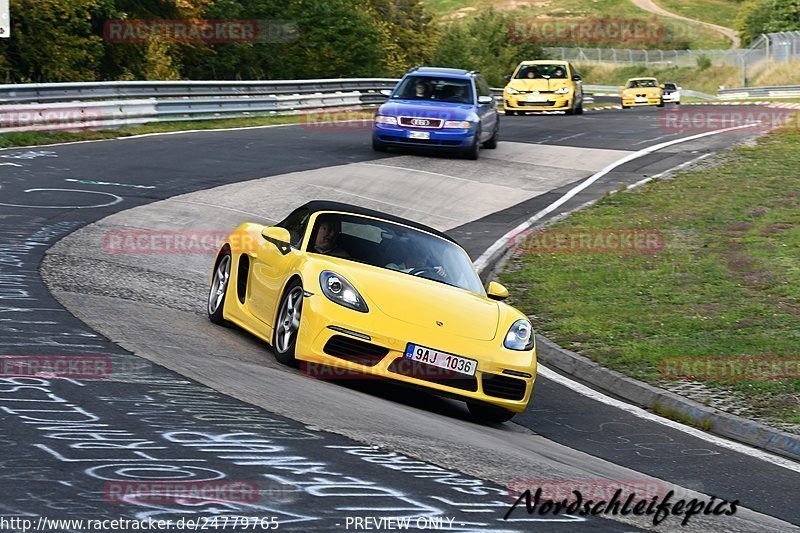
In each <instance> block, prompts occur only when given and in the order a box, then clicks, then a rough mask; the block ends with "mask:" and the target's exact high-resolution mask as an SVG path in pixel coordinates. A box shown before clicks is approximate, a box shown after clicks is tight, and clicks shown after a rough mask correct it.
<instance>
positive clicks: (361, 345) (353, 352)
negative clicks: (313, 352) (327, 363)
mask: <svg viewBox="0 0 800 533" xmlns="http://www.w3.org/2000/svg"><path fill="white" fill-rule="evenodd" d="M322 351H324V352H325V353H326V354H328V355H332V356H333V357H338V358H339V359H345V360H347V361H350V362H353V363H357V364H359V365H364V366H375V365H377V364H378V363H380V362H381V360H382V359H383V358H384V357H386V354H388V353H389V348H384V347H383V346H378V345H376V344H371V343H369V342H364V341H360V340H358V339H352V338H350V337H345V336H344V335H334V336H333V337H331V338H330V339H328V342H326V343H325V347H324V348H323V349H322Z"/></svg>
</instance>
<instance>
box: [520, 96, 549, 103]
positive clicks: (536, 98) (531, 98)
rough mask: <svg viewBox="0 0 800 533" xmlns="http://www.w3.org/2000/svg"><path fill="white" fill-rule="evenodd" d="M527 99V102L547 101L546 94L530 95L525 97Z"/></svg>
mask: <svg viewBox="0 0 800 533" xmlns="http://www.w3.org/2000/svg"><path fill="white" fill-rule="evenodd" d="M525 101H526V102H534V103H541V102H546V101H547V97H546V96H529V97H527V98H525Z"/></svg>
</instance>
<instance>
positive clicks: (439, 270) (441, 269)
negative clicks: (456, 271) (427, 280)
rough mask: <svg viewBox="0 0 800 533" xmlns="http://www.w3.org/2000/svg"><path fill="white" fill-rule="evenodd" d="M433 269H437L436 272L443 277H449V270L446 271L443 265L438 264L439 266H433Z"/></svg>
mask: <svg viewBox="0 0 800 533" xmlns="http://www.w3.org/2000/svg"><path fill="white" fill-rule="evenodd" d="M433 269H434V270H435V271H436V273H437V274H439V275H440V276H441V277H443V278H446V277H447V272H446V271H445V269H444V267H443V266H441V265H437V266H435V267H433Z"/></svg>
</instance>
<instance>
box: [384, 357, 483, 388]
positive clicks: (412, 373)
mask: <svg viewBox="0 0 800 533" xmlns="http://www.w3.org/2000/svg"><path fill="white" fill-rule="evenodd" d="M389 372H393V373H395V374H400V375H402V376H408V377H412V378H416V379H421V380H423V381H429V382H431V383H439V384H440V385H445V386H447V387H453V388H456V389H461V390H466V391H472V392H475V391H476V390H478V380H477V379H476V378H475V377H474V376H467V375H466V374H460V373H458V372H453V371H452V370H446V369H444V368H439V367H438V366H433V365H429V364H426V363H420V362H419V361H414V360H413V359H407V358H405V357H398V358H397V359H395V360H394V361H392V364H390V365H389Z"/></svg>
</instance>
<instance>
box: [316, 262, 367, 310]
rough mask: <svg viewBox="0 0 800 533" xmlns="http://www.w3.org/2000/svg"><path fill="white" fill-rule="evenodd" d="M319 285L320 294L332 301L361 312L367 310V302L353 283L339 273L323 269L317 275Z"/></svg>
mask: <svg viewBox="0 0 800 533" xmlns="http://www.w3.org/2000/svg"><path fill="white" fill-rule="evenodd" d="M319 286H320V288H321V289H322V294H324V295H325V296H327V297H328V299H329V300H331V301H332V302H335V303H337V304H339V305H343V306H345V307H348V308H350V309H352V310H354V311H360V312H361V313H366V312H368V311H369V307H367V303H366V302H365V301H364V298H362V297H361V295H360V294H359V293H358V291H357V290H356V288H355V287H353V284H352V283H350V282H349V281H347V280H346V279H344V278H343V277H342V276H340V275H339V274H337V273H335V272H331V271H330V270H323V271H322V273H321V274H320V275H319Z"/></svg>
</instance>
